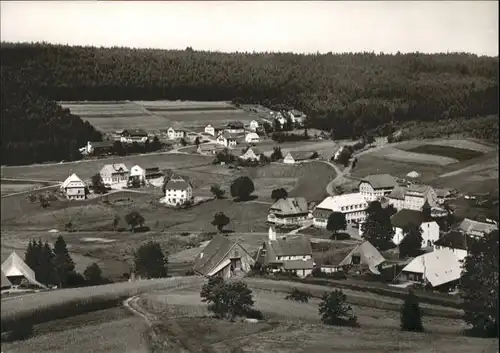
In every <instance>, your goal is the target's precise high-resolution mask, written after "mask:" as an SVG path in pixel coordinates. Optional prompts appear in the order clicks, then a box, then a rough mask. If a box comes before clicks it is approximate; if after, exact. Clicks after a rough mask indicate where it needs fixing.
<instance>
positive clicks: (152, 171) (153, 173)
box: [144, 167, 163, 180]
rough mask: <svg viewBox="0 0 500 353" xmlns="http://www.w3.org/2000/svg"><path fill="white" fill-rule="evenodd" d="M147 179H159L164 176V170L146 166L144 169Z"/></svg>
mask: <svg viewBox="0 0 500 353" xmlns="http://www.w3.org/2000/svg"><path fill="white" fill-rule="evenodd" d="M144 171H145V176H146V180H151V179H157V178H162V177H163V172H162V171H161V170H160V168H158V167H146V168H145V169H144Z"/></svg>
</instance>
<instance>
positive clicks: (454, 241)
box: [434, 230, 475, 260]
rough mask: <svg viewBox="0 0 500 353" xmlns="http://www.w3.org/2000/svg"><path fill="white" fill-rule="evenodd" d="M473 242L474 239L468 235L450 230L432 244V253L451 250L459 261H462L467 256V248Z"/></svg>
mask: <svg viewBox="0 0 500 353" xmlns="http://www.w3.org/2000/svg"><path fill="white" fill-rule="evenodd" d="M474 240H475V238H474V237H472V236H470V235H467V234H464V233H462V232H460V231H458V230H451V231H449V232H447V233H445V234H443V235H442V236H441V237H440V238H439V239H438V240H436V241H435V242H434V251H436V250H439V249H444V248H446V249H449V250H451V251H452V252H453V254H455V256H456V257H457V258H458V259H459V260H463V259H465V257H466V256H467V255H468V254H469V246H470V245H471V244H472V242H473V241H474Z"/></svg>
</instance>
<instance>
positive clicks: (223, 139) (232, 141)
mask: <svg viewBox="0 0 500 353" xmlns="http://www.w3.org/2000/svg"><path fill="white" fill-rule="evenodd" d="M217 143H218V144H219V145H221V146H224V147H234V146H236V144H237V142H236V136H234V135H232V134H230V133H229V132H227V131H224V132H223V133H221V134H219V136H217Z"/></svg>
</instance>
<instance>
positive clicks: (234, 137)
mask: <svg viewBox="0 0 500 353" xmlns="http://www.w3.org/2000/svg"><path fill="white" fill-rule="evenodd" d="M221 135H222V136H223V137H224V138H225V139H228V140H236V139H238V136H237V135H234V134H231V133H229V132H227V131H224V132H223V133H222V134H221ZM219 136H220V135H219Z"/></svg>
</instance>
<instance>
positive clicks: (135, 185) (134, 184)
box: [130, 178, 141, 189]
mask: <svg viewBox="0 0 500 353" xmlns="http://www.w3.org/2000/svg"><path fill="white" fill-rule="evenodd" d="M130 187H132V188H134V189H138V188H140V187H141V180H139V178H133V179H132V181H131V182H130Z"/></svg>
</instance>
